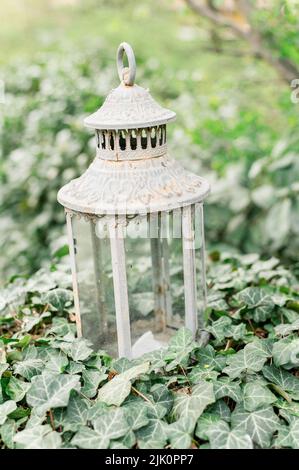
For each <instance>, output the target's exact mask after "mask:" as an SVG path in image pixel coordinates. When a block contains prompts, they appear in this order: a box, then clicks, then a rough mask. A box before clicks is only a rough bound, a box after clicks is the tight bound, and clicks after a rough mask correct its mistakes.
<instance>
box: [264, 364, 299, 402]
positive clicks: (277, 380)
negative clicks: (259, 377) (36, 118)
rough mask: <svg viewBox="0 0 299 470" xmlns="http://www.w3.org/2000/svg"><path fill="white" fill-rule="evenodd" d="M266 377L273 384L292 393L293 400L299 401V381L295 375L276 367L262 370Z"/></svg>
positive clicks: (267, 367) (266, 367) (272, 366)
mask: <svg viewBox="0 0 299 470" xmlns="http://www.w3.org/2000/svg"><path fill="white" fill-rule="evenodd" d="M262 373H263V375H264V377H265V378H266V379H267V380H269V381H270V382H271V383H273V384H275V385H278V386H279V387H281V388H282V389H283V390H284V391H286V392H288V393H290V395H291V398H293V399H294V400H299V381H298V379H296V378H295V377H294V375H293V374H291V373H290V372H287V371H286V370H284V369H281V368H278V367H275V366H274V365H271V366H265V367H264V368H263V369H262Z"/></svg>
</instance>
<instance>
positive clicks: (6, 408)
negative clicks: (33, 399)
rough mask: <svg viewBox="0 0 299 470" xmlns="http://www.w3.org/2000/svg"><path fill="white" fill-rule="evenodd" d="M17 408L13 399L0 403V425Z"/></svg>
mask: <svg viewBox="0 0 299 470" xmlns="http://www.w3.org/2000/svg"><path fill="white" fill-rule="evenodd" d="M16 409H17V405H16V403H15V402H14V401H13V400H8V401H5V402H4V403H2V405H0V425H2V424H4V423H5V421H6V418H7V416H8V415H9V414H10V413H12V412H13V411H14V410H16Z"/></svg>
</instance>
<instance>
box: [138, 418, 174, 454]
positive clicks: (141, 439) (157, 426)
mask: <svg viewBox="0 0 299 470" xmlns="http://www.w3.org/2000/svg"><path fill="white" fill-rule="evenodd" d="M166 428H167V423H165V421H162V420H160V419H155V418H153V419H151V418H150V419H149V422H148V424H147V425H146V426H143V427H142V428H141V429H138V430H137V431H136V437H137V442H138V447H139V448H140V449H163V447H164V446H165V445H166V440H167V433H166Z"/></svg>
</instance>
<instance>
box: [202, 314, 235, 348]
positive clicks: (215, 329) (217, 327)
mask: <svg viewBox="0 0 299 470" xmlns="http://www.w3.org/2000/svg"><path fill="white" fill-rule="evenodd" d="M231 326H232V320H231V318H229V317H227V316H225V315H224V316H222V317H220V318H219V320H216V321H214V322H213V323H212V324H211V325H208V326H207V327H206V330H207V331H209V333H211V334H212V335H213V336H214V338H215V339H216V340H218V341H219V342H222V341H223V340H224V339H225V338H226V337H229V336H231V335H232V331H231Z"/></svg>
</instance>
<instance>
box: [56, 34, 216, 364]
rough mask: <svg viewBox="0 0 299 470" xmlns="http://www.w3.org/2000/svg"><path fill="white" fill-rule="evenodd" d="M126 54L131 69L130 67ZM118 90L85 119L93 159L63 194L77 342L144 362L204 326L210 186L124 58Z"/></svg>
mask: <svg viewBox="0 0 299 470" xmlns="http://www.w3.org/2000/svg"><path fill="white" fill-rule="evenodd" d="M124 52H125V53H126V55H127V59H128V67H124V66H123V55H124ZM117 67H118V75H119V78H120V81H121V83H120V85H119V86H118V87H117V88H116V89H114V90H112V91H111V92H110V94H109V95H108V97H107V98H106V100H105V102H104V104H103V105H102V106H101V108H100V109H99V110H98V111H96V112H95V113H94V114H92V115H91V116H89V117H87V118H86V119H85V125H86V126H87V127H90V128H92V129H94V130H95V137H96V147H97V148H96V157H95V159H94V161H93V162H92V163H91V165H90V166H89V168H88V169H87V170H86V171H85V173H84V174H83V175H82V176H80V177H79V178H76V179H74V180H72V181H71V182H70V183H68V184H66V185H65V186H64V187H63V188H61V189H60V191H59V193H58V201H59V202H60V204H62V205H63V206H64V207H65V211H66V220H67V229H68V238H69V248H70V258H71V267H72V276H73V291H74V303H75V312H76V322H77V330H78V335H79V336H81V335H83V336H84V337H85V338H88V339H89V340H91V341H92V343H93V345H94V347H95V348H96V349H99V348H101V349H105V350H107V351H108V352H109V353H110V354H112V355H114V356H117V355H119V356H120V357H121V356H125V357H129V358H130V357H138V356H139V355H141V354H143V353H146V352H149V351H151V350H154V349H157V348H160V347H163V345H164V344H166V342H167V340H168V339H169V337H170V336H171V335H172V334H173V332H175V330H177V329H178V328H179V327H180V326H183V325H185V326H186V327H187V328H189V329H190V330H191V331H192V333H193V335H194V337H195V336H196V334H197V331H198V329H200V328H201V327H202V326H203V311H204V308H205V298H206V283H205V257H204V227H203V200H204V198H205V197H206V196H207V194H208V192H209V184H208V182H207V181H205V180H204V179H203V178H201V177H199V176H197V175H194V174H192V173H190V172H189V171H186V170H185V169H184V168H182V166H181V165H180V164H179V163H178V162H176V161H175V160H173V159H171V158H170V157H169V155H168V153H167V134H166V125H167V124H168V122H170V121H173V120H174V119H175V116H176V115H175V113H174V112H172V111H170V110H168V109H165V108H162V107H161V106H160V105H159V104H157V103H156V101H154V99H153V98H152V96H151V95H150V93H149V91H148V90H146V89H144V88H142V87H140V86H138V85H136V84H134V80H135V74H136V64H135V57H134V53H133V50H132V48H131V46H130V45H129V44H127V43H122V44H121V45H120V46H119V48H118V52H117Z"/></svg>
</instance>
